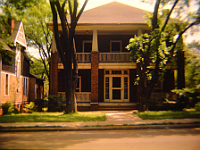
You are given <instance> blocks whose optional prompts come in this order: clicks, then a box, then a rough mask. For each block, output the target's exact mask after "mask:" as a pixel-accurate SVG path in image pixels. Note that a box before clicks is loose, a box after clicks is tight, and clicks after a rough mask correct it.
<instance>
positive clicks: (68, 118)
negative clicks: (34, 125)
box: [0, 113, 106, 123]
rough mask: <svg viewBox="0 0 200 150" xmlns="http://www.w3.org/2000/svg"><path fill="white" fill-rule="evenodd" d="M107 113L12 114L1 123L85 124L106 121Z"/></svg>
mask: <svg viewBox="0 0 200 150" xmlns="http://www.w3.org/2000/svg"><path fill="white" fill-rule="evenodd" d="M105 120H106V115H105V113H99V114H83V113H72V114H63V113H32V114H10V115H3V116H0V123H13V122H85V121H105Z"/></svg>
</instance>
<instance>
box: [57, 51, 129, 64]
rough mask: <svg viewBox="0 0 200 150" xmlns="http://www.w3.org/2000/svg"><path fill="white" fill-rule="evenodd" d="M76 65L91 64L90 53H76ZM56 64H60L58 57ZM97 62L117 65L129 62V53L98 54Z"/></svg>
mask: <svg viewBox="0 0 200 150" xmlns="http://www.w3.org/2000/svg"><path fill="white" fill-rule="evenodd" d="M76 54H77V61H78V63H91V53H76ZM58 62H59V63H61V59H60V57H59V58H58ZM99 62H101V63H107V62H111V63H118V62H130V53H125V52H122V53H99Z"/></svg>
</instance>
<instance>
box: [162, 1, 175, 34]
mask: <svg viewBox="0 0 200 150" xmlns="http://www.w3.org/2000/svg"><path fill="white" fill-rule="evenodd" d="M178 1H179V0H176V1H175V2H174V5H173V6H172V8H171V10H170V12H169V14H168V15H167V18H166V20H165V23H164V25H163V27H162V29H161V32H162V31H164V29H165V27H166V25H167V23H168V21H169V19H170V16H171V14H172V11H173V10H174V8H175V6H176V4H177V3H178Z"/></svg>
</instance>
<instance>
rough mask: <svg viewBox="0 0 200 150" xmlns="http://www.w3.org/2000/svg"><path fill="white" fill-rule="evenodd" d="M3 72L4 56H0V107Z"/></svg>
mask: <svg viewBox="0 0 200 150" xmlns="http://www.w3.org/2000/svg"><path fill="white" fill-rule="evenodd" d="M1 71H2V56H0V105H1ZM0 111H1V110H0ZM0 114H1V112H0Z"/></svg>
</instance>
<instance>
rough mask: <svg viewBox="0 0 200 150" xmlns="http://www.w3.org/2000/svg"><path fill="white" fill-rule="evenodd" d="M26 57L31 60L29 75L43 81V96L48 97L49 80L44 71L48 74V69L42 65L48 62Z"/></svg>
mask: <svg viewBox="0 0 200 150" xmlns="http://www.w3.org/2000/svg"><path fill="white" fill-rule="evenodd" d="M28 56H29V58H30V59H31V60H32V63H31V66H30V73H31V74H33V75H36V76H37V77H39V78H42V79H43V80H44V95H45V96H48V95H49V80H48V77H47V74H46V69H47V71H48V72H49V67H47V68H45V66H44V64H43V61H48V60H44V59H37V58H35V57H34V56H31V55H28Z"/></svg>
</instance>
